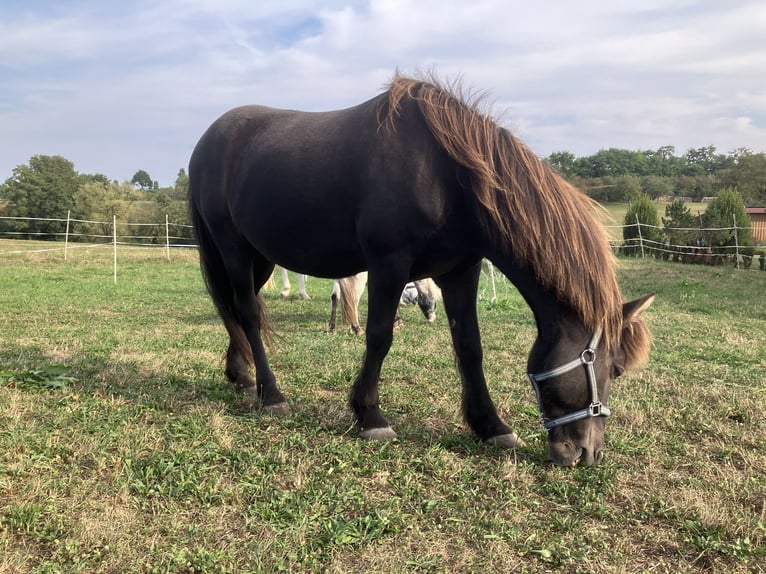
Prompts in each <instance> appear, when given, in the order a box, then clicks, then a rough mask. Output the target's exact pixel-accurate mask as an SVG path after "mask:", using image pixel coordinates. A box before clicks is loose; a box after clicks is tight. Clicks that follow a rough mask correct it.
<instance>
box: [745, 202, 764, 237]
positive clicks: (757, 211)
mask: <svg viewBox="0 0 766 574" xmlns="http://www.w3.org/2000/svg"><path fill="white" fill-rule="evenodd" d="M745 211H747V214H748V215H749V216H750V221H751V222H752V224H753V241H755V242H756V243H766V207H746V208H745Z"/></svg>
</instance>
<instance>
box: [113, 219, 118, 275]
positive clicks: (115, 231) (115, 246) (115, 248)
mask: <svg viewBox="0 0 766 574" xmlns="http://www.w3.org/2000/svg"><path fill="white" fill-rule="evenodd" d="M112 243H113V244H114V283H115V285H116V284H117V216H116V215H112Z"/></svg>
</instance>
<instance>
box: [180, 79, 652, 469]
mask: <svg viewBox="0 0 766 574" xmlns="http://www.w3.org/2000/svg"><path fill="white" fill-rule="evenodd" d="M189 180H190V181H189V205H190V211H191V216H192V221H193V223H194V229H195V233H196V237H197V241H198V245H199V254H200V264H201V268H202V273H203V276H204V278H205V282H206V285H207V288H208V291H209V293H210V295H211V297H212V299H213V302H214V303H215V306H216V309H217V311H218V313H219V315H220V316H221V319H222V320H223V324H224V326H225V327H226V329H227V331H228V334H229V338H230V343H229V348H228V352H227V358H226V371H225V372H226V375H227V376H228V378H229V379H230V380H231V381H233V382H234V383H235V384H236V385H237V386H238V387H240V388H242V389H244V390H246V391H249V392H253V393H255V394H256V395H257V397H258V398H259V400H260V403H261V406H262V408H263V409H264V410H265V411H270V412H274V413H285V412H289V408H288V406H287V402H286V400H285V397H284V396H283V395H282V393H281V392H280V390H279V388H278V387H277V383H276V378H275V376H274V373H273V371H272V370H271V368H270V366H269V362H268V360H267V357H266V351H265V347H264V340H267V339H268V335H269V333H270V326H269V325H268V322H267V321H266V318H265V315H264V307H263V301H262V299H261V297H260V295H259V290H260V288H261V286H262V285H263V284H264V283H265V282H266V280H267V279H268V278H269V276H270V274H271V272H272V270H273V268H274V264H278V265H281V266H285V267H288V268H289V269H293V270H295V271H297V272H299V273H306V274H308V275H312V276H315V277H326V278H336V277H347V276H350V275H354V274H356V273H359V272H360V271H363V270H368V272H369V281H368V317H367V330H366V339H365V345H366V351H365V354H364V359H363V361H362V366H361V369H360V371H359V374H358V375H357V377H356V380H355V381H354V383H353V386H352V389H351V393H350V406H351V409H352V410H353V412H354V415H355V417H356V422H357V426H358V430H359V432H360V434H361V436H362V437H364V438H368V439H380V440H385V439H389V438H391V437H394V436H395V433H394V431H393V430H392V428H391V426H390V425H389V422H388V420H386V418H385V417H384V415H383V412H382V410H381V408H380V401H379V394H378V385H379V376H380V372H381V367H382V364H383V360H384V358H385V356H386V354H387V353H388V351H389V349H390V346H391V343H392V340H393V328H394V319H395V317H396V310H397V307H398V305H399V297H400V295H401V293H402V288H403V287H404V285H405V284H406V283H407V282H408V281H410V280H412V279H420V278H423V277H432V278H433V279H434V280H435V281H436V283H437V285H439V287H440V288H441V290H442V295H443V300H444V308H445V311H446V314H447V318H448V324H449V328H450V333H451V336H452V343H453V348H454V353H455V358H456V365H457V368H458V371H459V374H460V379H461V381H462V387H463V391H462V410H463V415H464V418H465V420H466V422H467V424H468V425H469V426H470V428H471V429H472V430H473V432H475V433H476V435H478V437H479V438H480V439H482V440H484V441H487V442H490V443H497V444H499V445H502V446H504V447H509V448H514V447H517V446H521V445H523V441H522V440H521V439H520V438H519V437H518V435H517V434H516V433H515V432H514V430H513V429H512V428H511V427H510V426H509V425H508V424H507V423H506V422H505V421H503V419H502V418H501V417H500V416H499V414H498V412H497V410H496V408H495V405H494V403H493V402H492V399H491V397H490V394H489V391H488V388H487V381H486V379H485V376H484V370H483V367H482V361H483V352H482V346H481V339H480V333H479V325H478V320H477V311H476V297H477V290H478V284H479V277H480V273H481V262H482V258H487V259H489V260H490V261H492V262H493V263H494V265H495V267H497V268H498V269H499V270H500V271H501V272H502V273H503V274H505V275H506V276H507V277H508V279H509V280H510V281H511V282H512V283H513V284H514V285H515V286H516V287H517V288H518V289H519V292H520V293H521V294H522V296H523V297H524V299H525V300H526V302H527V303H528V305H529V307H530V308H531V310H532V313H533V314H534V317H535V321H536V324H537V338H536V340H535V342H534V344H533V345H532V348H531V351H530V353H529V356H528V359H527V371H528V373H529V381H530V383H531V384H532V387H533V389H534V391H535V395H536V397H537V402H538V408H539V409H540V412H541V415H542V419H543V422H544V425H545V428H546V429H547V431H548V447H549V448H548V451H549V452H548V461H549V462H552V463H554V464H558V465H571V464H575V463H577V462H578V461H581V462H582V463H583V464H586V465H592V464H596V463H598V462H599V461H600V460H601V458H602V455H603V450H604V434H605V426H606V420H607V416H608V415H609V414H610V409H609V407H608V406H607V400H608V397H609V390H610V386H611V383H612V381H613V379H614V378H616V377H617V376H618V375H620V374H621V373H622V372H623V371H624V370H626V369H630V368H631V367H634V366H636V365H637V364H638V363H640V362H641V361H643V360H645V359H646V358H647V356H648V351H649V331H648V328H647V326H646V324H645V322H644V320H643V318H642V312H643V311H644V310H645V309H646V308H647V307H648V306H649V305H650V304H651V302H652V300H653V298H654V295H647V296H645V297H642V298H640V299H637V300H635V301H632V302H630V303H624V302H623V298H622V295H621V292H620V289H619V286H618V283H617V279H616V276H615V272H614V259H613V256H612V253H611V250H610V248H609V242H608V241H607V236H606V234H605V232H604V229H603V227H602V226H601V225H600V224H599V222H598V221H597V219H596V217H595V215H594V213H593V211H594V208H595V204H594V202H593V201H592V200H590V199H589V198H588V197H587V196H585V195H584V194H582V193H581V192H580V191H578V190H576V189H575V188H574V187H573V186H572V185H570V184H569V183H567V182H566V181H565V180H564V179H563V178H561V177H560V176H559V175H558V174H557V173H556V172H555V171H554V170H553V169H552V168H550V167H549V166H548V165H547V164H546V163H545V162H543V161H541V160H540V159H539V158H538V157H537V156H535V155H534V154H533V153H532V152H531V151H530V150H529V149H528V148H527V147H526V146H525V145H524V144H523V143H521V142H520V141H519V140H518V139H517V138H516V137H515V136H514V135H512V134H511V133H510V132H509V131H508V130H506V129H504V128H502V127H501V126H499V125H498V124H497V123H496V122H495V121H494V120H493V119H492V118H491V117H490V116H488V115H487V114H486V113H485V112H484V111H482V109H481V108H480V102H479V101H477V100H476V99H473V98H470V97H468V96H466V95H465V94H464V93H463V92H462V90H461V89H460V87H459V86H455V85H445V84H441V83H440V82H439V81H438V80H437V79H435V78H430V77H429V78H408V77H404V76H400V75H399V76H396V77H395V78H394V80H393V81H392V82H391V84H390V86H389V87H388V89H387V90H386V91H385V92H384V93H382V94H380V95H378V96H377V97H374V98H372V99H370V100H368V101H366V102H363V103H361V104H359V105H356V106H353V107H350V108H347V109H343V110H336V111H328V112H300V111H293V110H281V109H274V108H268V107H263V106H245V107H240V108H235V109H233V110H231V111H229V112H227V113H225V114H224V115H223V116H221V117H220V118H219V119H218V120H216V121H215V122H213V124H212V125H211V126H210V127H209V128H208V130H207V131H206V132H205V133H204V134H203V136H202V138H201V139H200V141H199V142H198V143H197V146H196V147H195V149H194V152H193V154H192V157H191V161H190V164H189ZM249 364H253V365H254V367H255V379H253V378H252V376H251V375H250V372H249V369H248V365H249Z"/></svg>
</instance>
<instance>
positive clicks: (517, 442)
mask: <svg viewBox="0 0 766 574" xmlns="http://www.w3.org/2000/svg"><path fill="white" fill-rule="evenodd" d="M480 274H481V262H478V263H477V264H476V265H473V266H472V267H470V268H468V269H466V270H462V271H459V272H453V273H450V274H447V275H445V276H442V277H440V278H439V279H438V280H437V284H438V285H439V287H440V288H441V290H442V297H443V299H444V309H445V311H446V312H447V318H448V319H449V325H450V332H451V335H452V344H453V346H454V348H455V356H456V359H457V367H458V370H459V371H460V378H461V380H462V383H463V401H462V402H463V416H464V417H465V421H466V422H467V423H468V425H469V426H470V427H471V429H473V431H474V432H475V433H476V434H477V435H478V436H479V438H481V439H483V440H485V441H487V442H493V443H497V444H499V445H501V446H505V447H508V448H512V447H516V446H523V445H524V442H523V441H522V440H521V439H520V438H519V437H518V435H517V434H516V433H515V432H513V429H511V427H509V426H508V425H507V424H505V423H504V422H503V421H502V419H501V418H500V416H499V415H498V414H497V409H496V408H495V405H494V403H493V402H492V398H491V397H490V396H489V390H488V389H487V381H486V379H485V377H484V370H483V368H482V360H483V351H482V348H481V335H480V333H479V321H478V317H477V316H476V295H477V292H478V286H479V276H480Z"/></svg>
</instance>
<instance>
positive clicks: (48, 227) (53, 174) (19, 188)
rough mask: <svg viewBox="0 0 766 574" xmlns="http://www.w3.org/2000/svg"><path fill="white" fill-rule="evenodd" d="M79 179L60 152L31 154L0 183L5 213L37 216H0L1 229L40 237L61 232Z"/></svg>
mask: <svg viewBox="0 0 766 574" xmlns="http://www.w3.org/2000/svg"><path fill="white" fill-rule="evenodd" d="M79 184H80V181H79V176H78V174H77V172H76V171H75V169H74V164H73V163H72V162H71V161H69V160H67V159H64V158H63V157H61V156H58V155H55V156H49V155H35V156H32V157H31V158H30V159H29V164H28V165H24V164H21V165H18V166H16V167H15V168H14V170H13V174H12V175H11V177H9V178H8V179H7V180H6V181H5V183H4V184H3V185H2V186H0V187H1V189H0V196H2V199H4V200H5V201H6V206H5V208H4V214H5V215H6V216H8V217H18V218H38V219H27V220H0V225H2V226H3V228H4V229H5V230H9V231H16V232H22V233H26V234H28V235H29V236H35V237H37V238H41V239H55V237H56V235H57V234H61V233H64V231H65V228H66V222H65V221H48V219H64V220H65V219H66V216H67V211H69V210H70V209H72V207H73V206H74V195H75V193H76V192H77V189H78V187H79Z"/></svg>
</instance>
